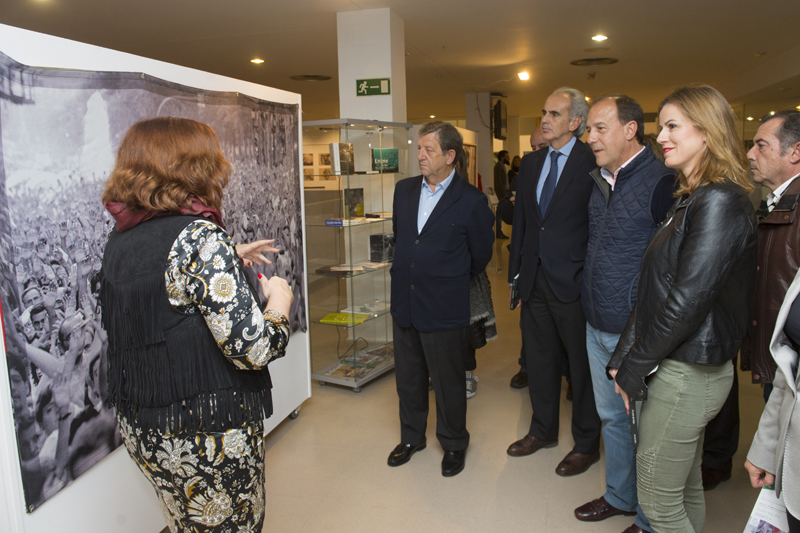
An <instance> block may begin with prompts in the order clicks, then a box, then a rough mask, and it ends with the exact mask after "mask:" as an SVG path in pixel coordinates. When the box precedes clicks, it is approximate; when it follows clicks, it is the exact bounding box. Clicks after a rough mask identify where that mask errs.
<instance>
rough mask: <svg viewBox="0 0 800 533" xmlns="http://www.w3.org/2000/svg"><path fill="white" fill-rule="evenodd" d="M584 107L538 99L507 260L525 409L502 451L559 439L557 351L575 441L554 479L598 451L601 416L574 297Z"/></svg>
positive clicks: (584, 201) (575, 101) (565, 95)
mask: <svg viewBox="0 0 800 533" xmlns="http://www.w3.org/2000/svg"><path fill="white" fill-rule="evenodd" d="M587 113H588V105H587V104H586V100H585V98H584V96H583V93H581V92H580V91H577V90H575V89H570V88H566V87H564V88H561V89H557V90H556V91H555V92H554V93H553V94H552V95H550V97H549V98H547V101H546V102H545V105H544V109H543V110H542V114H543V116H542V134H543V135H544V138H545V140H547V141H548V143H549V144H550V146H549V148H548V149H547V150H539V151H537V152H534V153H532V154H528V155H526V156H525V157H523V158H522V165H521V166H520V176H519V180H518V185H517V194H516V209H515V210H514V211H515V212H514V231H513V232H512V235H511V256H510V259H509V266H508V276H509V278H508V280H509V283H511V284H512V287H511V290H510V291H509V299H511V295H512V293H513V289H514V287H513V284H514V283H516V286H517V290H518V294H519V298H520V300H521V301H520V304H519V305H521V306H522V317H521V320H520V327H521V329H522V344H523V346H524V347H525V360H526V363H527V368H528V390H529V392H530V397H531V405H532V406H533V416H532V420H531V427H530V430H529V433H528V435H526V436H525V437H524V438H522V439H520V440H518V441H516V442H515V443H513V444H512V445H511V446H510V447H509V448H508V455H510V456H512V457H520V456H524V455H530V454H532V453H535V452H537V451H539V450H540V449H542V448H551V447H554V446H556V445H557V444H558V418H559V415H558V409H559V399H560V395H561V358H562V353H564V354H566V356H567V357H568V359H569V365H570V373H571V375H572V384H573V401H572V436H573V437H574V439H575V447H574V448H573V449H572V451H570V452H569V453H568V454H567V456H566V457H565V458H564V459H563V460H562V461H561V463H559V465H558V467H557V468H556V474H559V475H561V476H571V475H575V474H580V473H581V472H585V471H586V470H587V469H588V468H589V467H590V466H591V465H592V464H593V463H595V462H597V461H598V460H599V458H600V452H599V447H600V418H599V417H598V415H597V409H596V407H595V403H594V393H593V390H592V378H591V373H590V371H589V361H588V356H587V354H586V319H585V318H584V315H583V309H582V308H581V301H580V295H581V292H580V291H581V282H582V274H583V262H584V259H585V257H586V244H587V241H588V238H589V229H588V228H589V213H588V205H589V197H590V195H591V192H592V187H593V184H594V182H593V180H592V178H591V176H590V175H589V173H590V172H591V171H592V170H593V169H594V168H595V167H596V166H597V165H596V164H595V159H594V155H593V154H592V151H591V150H590V149H589V147H588V146H586V145H585V144H584V143H582V142H581V141H580V140H578V137H580V136H581V135H582V134H583V131H584V129H585V125H586V116H587ZM519 305H518V306H519Z"/></svg>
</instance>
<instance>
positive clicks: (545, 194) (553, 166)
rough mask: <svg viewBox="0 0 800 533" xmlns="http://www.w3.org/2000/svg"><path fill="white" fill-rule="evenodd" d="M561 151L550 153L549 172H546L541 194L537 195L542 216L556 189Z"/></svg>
mask: <svg viewBox="0 0 800 533" xmlns="http://www.w3.org/2000/svg"><path fill="white" fill-rule="evenodd" d="M560 155H561V152H556V151H555V150H553V152H552V153H551V154H550V172H548V173H547V179H546V180H544V186H543V187H542V194H541V196H539V211H540V212H541V213H542V216H544V214H545V213H546V212H547V206H548V205H549V204H550V200H552V199H553V191H554V190H556V181H557V180H558V156H560Z"/></svg>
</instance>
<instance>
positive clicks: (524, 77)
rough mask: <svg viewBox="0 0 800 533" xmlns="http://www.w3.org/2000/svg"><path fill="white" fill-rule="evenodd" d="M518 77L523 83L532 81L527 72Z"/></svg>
mask: <svg viewBox="0 0 800 533" xmlns="http://www.w3.org/2000/svg"><path fill="white" fill-rule="evenodd" d="M517 76H519V79H521V80H523V81H525V80H529V79H531V77H530V76H529V75H528V73H527V72H520V73H519V74H517Z"/></svg>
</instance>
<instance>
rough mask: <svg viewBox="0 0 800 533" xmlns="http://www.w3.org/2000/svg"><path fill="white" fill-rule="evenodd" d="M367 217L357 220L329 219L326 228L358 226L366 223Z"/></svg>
mask: <svg viewBox="0 0 800 533" xmlns="http://www.w3.org/2000/svg"><path fill="white" fill-rule="evenodd" d="M366 220H367V219H366V217H357V218H329V219H327V220H326V221H325V225H326V226H356V225H358V224H363V223H364V222H366Z"/></svg>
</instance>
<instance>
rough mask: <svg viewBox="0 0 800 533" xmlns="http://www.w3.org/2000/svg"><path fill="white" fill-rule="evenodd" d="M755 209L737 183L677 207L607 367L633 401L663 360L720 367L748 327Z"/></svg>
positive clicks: (647, 259)
mask: <svg viewBox="0 0 800 533" xmlns="http://www.w3.org/2000/svg"><path fill="white" fill-rule="evenodd" d="M756 255H757V236H756V217H755V212H754V210H753V204H752V203H751V202H750V199H749V198H748V196H747V194H746V193H745V191H744V189H742V188H741V187H739V186H737V185H734V184H732V183H727V182H726V183H724V184H715V183H711V184H708V185H706V186H704V187H700V188H699V189H697V190H696V191H695V192H693V193H692V194H691V195H689V196H688V197H682V198H680V199H679V200H678V201H677V202H676V203H675V205H673V206H672V209H670V211H669V213H668V214H667V218H666V220H664V222H662V223H661V225H660V226H659V228H658V230H657V231H656V234H655V235H654V236H653V238H652V240H651V241H650V244H649V245H648V247H647V251H646V252H645V255H644V259H643V260H642V271H641V274H640V276H639V286H638V296H637V299H636V305H635V307H634V309H633V312H632V313H631V316H630V318H629V319H628V324H627V326H626V327H625V331H623V332H622V336H621V337H620V340H619V343H618V344H617V348H616V350H615V351H614V355H613V356H612V358H611V360H610V362H609V364H608V368H609V369H613V368H618V369H619V371H618V373H617V377H616V380H617V383H618V384H619V386H620V387H621V388H622V389H623V390H624V391H625V392H626V393H628V395H629V396H630V397H631V398H633V399H635V400H644V399H646V398H647V385H646V383H645V378H646V377H647V376H648V375H649V374H650V373H651V372H652V371H653V369H655V368H656V367H657V366H658V365H659V363H661V361H662V360H663V359H665V358H669V359H673V360H676V361H683V362H687V363H701V364H722V363H724V362H726V361H730V360H731V359H733V357H734V356H735V355H736V352H737V351H738V350H739V345H740V344H741V341H742V337H743V336H744V333H745V330H746V328H747V315H748V302H749V300H750V293H751V291H752V288H753V284H754V281H755V274H756Z"/></svg>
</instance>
